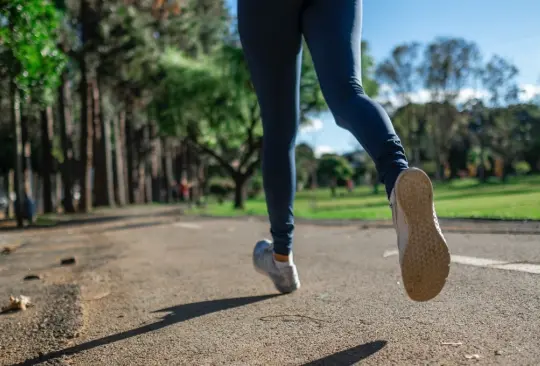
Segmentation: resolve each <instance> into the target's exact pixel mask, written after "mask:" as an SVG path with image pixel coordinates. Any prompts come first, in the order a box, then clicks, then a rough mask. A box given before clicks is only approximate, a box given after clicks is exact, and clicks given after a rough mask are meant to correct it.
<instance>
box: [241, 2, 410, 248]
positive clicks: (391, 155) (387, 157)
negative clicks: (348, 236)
mask: <svg viewBox="0 0 540 366" xmlns="http://www.w3.org/2000/svg"><path fill="white" fill-rule="evenodd" d="M238 27H239V32H240V39H241V42H242V46H243V48H244V52H245V56H246V59H247V62H248V66H249V69H250V73H251V78H252V81H253V85H254V87H255V91H256V94H257V97H258V100H259V105H260V108H261V115H262V122H263V129H264V138H263V152H262V155H263V163H262V165H263V180H264V191H265V194H266V203H267V207H268V214H269V217H270V226H271V233H272V237H273V240H274V251H275V252H276V253H278V254H283V255H288V254H289V253H290V252H291V249H292V239H293V231H294V216H293V202H294V195H295V190H296V169H295V156H294V151H295V140H296V135H297V132H298V123H299V114H300V113H299V85H300V73H301V70H300V66H301V59H302V36H304V38H305V40H306V43H307V45H308V47H309V50H310V52H311V55H312V58H313V62H314V65H315V69H316V72H317V76H318V79H319V82H320V85H321V89H322V91H323V94H324V97H325V99H326V102H327V104H328V106H329V108H330V110H331V112H332V114H333V116H334V118H335V120H336V123H337V124H338V125H339V126H340V127H343V128H345V129H347V130H348V131H350V132H351V133H352V134H353V135H354V136H355V137H356V139H357V140H358V141H359V142H360V144H361V145H362V146H363V148H364V149H365V150H366V151H367V153H368V154H369V155H370V157H371V158H372V159H373V161H374V162H375V165H376V167H377V171H378V173H379V177H380V179H381V181H382V182H383V183H384V184H385V186H386V191H387V193H388V195H389V194H390V192H391V190H392V189H393V186H394V183H395V181H396V179H397V176H398V175H399V173H400V172H401V171H403V170H404V169H406V168H407V167H408V163H407V158H406V157H405V151H404V149H403V147H402V145H401V142H400V140H399V138H398V136H397V135H396V132H395V131H394V128H393V126H392V122H391V121H390V118H389V117H388V115H387V114H386V112H385V111H384V110H383V108H382V107H381V106H380V105H379V104H377V103H375V102H374V101H372V100H371V99H370V98H368V97H367V96H366V95H365V93H364V89H363V88H362V81H361V78H362V75H361V64H360V46H361V28H362V1H361V0H238Z"/></svg>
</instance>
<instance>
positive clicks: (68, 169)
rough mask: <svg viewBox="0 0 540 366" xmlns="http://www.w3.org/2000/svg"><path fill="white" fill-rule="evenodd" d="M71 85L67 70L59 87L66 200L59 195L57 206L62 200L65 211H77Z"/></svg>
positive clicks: (63, 180)
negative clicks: (74, 198)
mask: <svg viewBox="0 0 540 366" xmlns="http://www.w3.org/2000/svg"><path fill="white" fill-rule="evenodd" d="M71 106H72V103H71V87H70V82H69V79H68V76H67V72H64V73H63V74H62V84H61V85H60V87H59V88H58V107H59V109H60V113H59V115H60V139H61V143H62V152H63V155H64V162H63V163H62V166H61V171H62V186H63V188H64V200H63V202H62V201H61V199H60V198H61V197H58V198H57V200H58V202H57V206H58V205H59V204H60V203H61V202H62V206H63V207H64V211H65V212H68V213H72V212H75V206H74V205H73V184H74V176H73V172H74V171H75V169H74V168H75V164H74V159H75V154H74V151H73V123H72V120H71Z"/></svg>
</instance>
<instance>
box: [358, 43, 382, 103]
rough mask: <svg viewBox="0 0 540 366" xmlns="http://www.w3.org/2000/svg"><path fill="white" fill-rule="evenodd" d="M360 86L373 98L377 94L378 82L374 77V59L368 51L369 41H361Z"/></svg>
mask: <svg viewBox="0 0 540 366" xmlns="http://www.w3.org/2000/svg"><path fill="white" fill-rule="evenodd" d="M361 47H362V65H361V66H362V86H363V88H364V91H365V92H366V94H367V95H369V96H370V97H371V98H375V97H376V96H377V95H378V94H379V83H378V82H377V80H376V79H375V78H374V74H375V60H374V59H373V57H372V56H371V54H370V53H369V43H368V42H367V41H362V45H361Z"/></svg>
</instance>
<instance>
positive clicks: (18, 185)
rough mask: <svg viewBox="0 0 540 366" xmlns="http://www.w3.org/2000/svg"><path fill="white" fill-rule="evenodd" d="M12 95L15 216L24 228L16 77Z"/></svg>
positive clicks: (18, 102)
mask: <svg viewBox="0 0 540 366" xmlns="http://www.w3.org/2000/svg"><path fill="white" fill-rule="evenodd" d="M10 95H11V121H12V124H13V134H14V139H15V175H14V186H15V187H14V189H15V194H16V196H17V201H16V206H15V215H16V217H17V226H18V227H22V226H23V224H24V221H23V215H22V213H23V209H24V187H23V179H22V178H23V142H22V132H21V104H20V99H19V90H18V89H17V86H16V85H15V79H14V77H11V80H10Z"/></svg>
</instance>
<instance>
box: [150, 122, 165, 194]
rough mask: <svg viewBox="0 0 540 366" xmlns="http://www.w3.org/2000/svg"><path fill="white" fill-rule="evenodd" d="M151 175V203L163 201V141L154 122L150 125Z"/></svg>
mask: <svg viewBox="0 0 540 366" xmlns="http://www.w3.org/2000/svg"><path fill="white" fill-rule="evenodd" d="M149 127H150V145H151V146H150V148H151V152H150V174H151V187H150V188H151V201H152V202H160V201H161V179H160V176H161V171H162V170H163V169H162V167H161V163H160V162H161V153H160V152H161V141H160V139H159V137H158V135H157V126H156V123H155V122H154V121H152V122H151V123H150V126H149Z"/></svg>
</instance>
